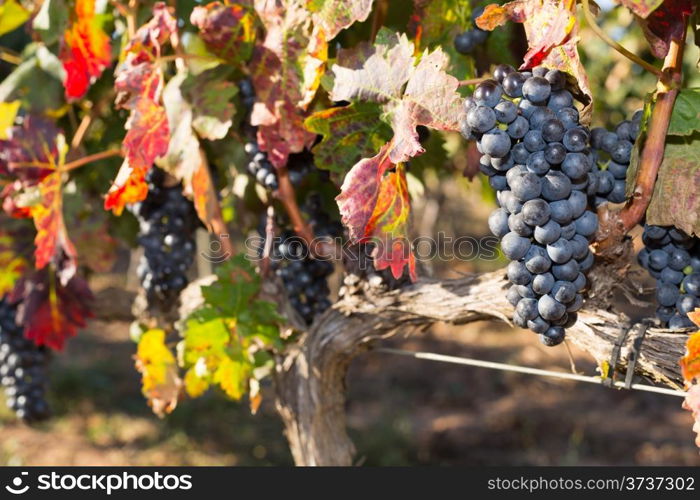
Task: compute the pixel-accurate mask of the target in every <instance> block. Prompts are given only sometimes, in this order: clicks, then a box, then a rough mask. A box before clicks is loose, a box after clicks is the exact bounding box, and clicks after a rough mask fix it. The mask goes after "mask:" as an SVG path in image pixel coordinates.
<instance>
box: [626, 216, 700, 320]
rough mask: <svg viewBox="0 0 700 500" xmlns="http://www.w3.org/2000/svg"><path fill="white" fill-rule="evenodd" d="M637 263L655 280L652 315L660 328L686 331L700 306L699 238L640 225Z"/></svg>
mask: <svg viewBox="0 0 700 500" xmlns="http://www.w3.org/2000/svg"><path fill="white" fill-rule="evenodd" d="M642 241H643V242H644V248H643V249H642V250H641V251H640V252H639V255H638V256H637V259H638V261H639V264H640V265H641V266H642V267H643V268H644V269H646V270H647V271H649V274H651V275H652V276H653V277H654V278H655V279H656V300H657V302H658V308H657V309H656V316H657V318H659V320H660V321H661V324H662V326H665V327H666V326H667V327H668V328H671V329H674V330H675V329H681V328H689V327H692V326H693V322H692V321H690V319H688V313H689V312H691V311H693V310H695V308H696V307H700V239H698V238H694V237H692V236H688V235H687V234H685V233H684V232H683V231H681V230H680V229H677V228H675V227H663V226H650V225H645V226H644V233H643V234H642Z"/></svg>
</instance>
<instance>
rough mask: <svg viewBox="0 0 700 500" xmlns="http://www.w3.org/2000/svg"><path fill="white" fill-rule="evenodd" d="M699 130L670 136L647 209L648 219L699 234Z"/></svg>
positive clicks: (652, 222)
mask: <svg viewBox="0 0 700 500" xmlns="http://www.w3.org/2000/svg"><path fill="white" fill-rule="evenodd" d="M698 155H700V134H698V133H695V134H694V135H691V136H687V137H669V138H668V139H667V141H666V148H665V151H664V158H663V161H662V162H661V166H660V167H659V175H658V178H657V180H656V184H655V185H654V194H653V195H652V197H651V202H650V203H649V208H648V209H647V223H648V224H651V225H659V226H676V227H678V228H679V229H682V230H683V231H685V232H686V233H688V234H691V235H692V234H695V235H700V198H698V196H697V186H699V185H700V164H699V163H698V161H697V158H698V157H699V156H698Z"/></svg>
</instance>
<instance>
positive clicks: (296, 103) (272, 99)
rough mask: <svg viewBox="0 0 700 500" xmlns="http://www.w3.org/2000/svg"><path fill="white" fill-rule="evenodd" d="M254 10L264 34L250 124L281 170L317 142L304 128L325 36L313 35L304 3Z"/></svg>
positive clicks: (261, 1)
mask: <svg viewBox="0 0 700 500" xmlns="http://www.w3.org/2000/svg"><path fill="white" fill-rule="evenodd" d="M255 10H256V12H257V13H258V16H259V17H260V19H261V21H262V23H263V25H264V26H265V29H266V33H265V39H264V40H263V41H262V43H261V44H259V45H257V46H256V47H255V50H254V53H253V59H252V61H251V68H252V80H253V85H254V87H255V93H256V99H257V101H256V103H255V104H254V106H253V112H252V114H251V117H250V123H251V125H253V126H257V127H258V142H259V145H260V148H261V150H263V151H265V152H267V153H268V158H269V160H270V161H271V162H272V164H273V165H275V166H276V167H281V166H283V165H285V164H286V162H287V158H288V157H289V154H290V153H297V152H300V151H302V150H303V149H304V148H306V147H309V146H311V144H312V143H313V140H314V138H315V136H314V134H312V133H311V132H309V131H308V130H306V129H305V128H304V118H305V110H306V108H307V106H308V105H309V103H310V102H311V100H312V99H313V97H314V95H315V94H316V90H317V88H318V86H319V84H320V82H321V76H322V74H323V71H324V67H325V62H326V59H327V58H328V44H327V41H326V39H325V38H324V37H323V33H321V32H318V31H316V32H314V33H312V31H311V30H312V26H311V23H310V22H309V20H308V14H309V13H308V11H307V10H306V9H305V8H304V2H303V1H302V0H277V1H268V0H256V2H255Z"/></svg>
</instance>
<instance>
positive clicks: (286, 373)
mask: <svg viewBox="0 0 700 500" xmlns="http://www.w3.org/2000/svg"><path fill="white" fill-rule="evenodd" d="M618 262H619V261H618ZM613 266H614V265H613V264H610V265H606V264H605V263H602V264H600V265H598V266H597V267H596V268H595V269H594V270H593V271H592V273H591V274H590V275H589V282H590V283H591V285H590V291H589V294H588V297H589V298H588V300H587V303H586V306H585V307H584V309H583V310H581V311H580V312H579V319H578V322H577V323H576V325H575V326H573V327H572V328H570V329H568V330H567V339H568V340H569V341H571V342H573V343H574V344H576V345H577V346H579V347H580V348H582V349H583V350H585V351H587V352H588V353H590V354H591V355H592V356H593V357H594V358H595V359H596V361H597V362H598V364H599V365H601V366H602V365H604V364H605V363H607V362H608V361H609V360H610V358H611V352H612V350H613V347H614V345H615V342H616V341H617V339H618V338H619V337H620V335H621V334H622V333H623V332H625V331H626V330H628V329H629V328H630V327H631V326H632V325H631V323H630V320H629V318H628V317H627V316H626V315H625V314H623V313H622V312H620V311H616V310H615V309H614V308H612V307H611V305H610V304H611V299H613V298H616V297H617V298H619V294H623V295H625V296H627V297H628V298H629V299H630V300H631V301H632V302H633V303H634V302H635V299H634V295H636V292H637V291H638V290H635V285H634V284H633V282H631V281H630V280H629V279H628V278H627V277H626V269H619V268H616V267H613ZM507 285H508V284H507V280H506V278H505V275H504V272H503V271H497V272H492V273H484V274H476V275H472V276H467V277H463V278H460V279H455V280H448V281H429V280H425V281H421V282H419V283H416V284H414V285H412V286H409V287H405V288H402V289H400V290H395V291H386V290H384V291H382V290H377V289H370V288H364V289H363V290H361V291H355V293H354V294H346V295H345V296H344V297H343V298H342V299H341V300H340V301H339V302H338V303H336V304H335V306H334V307H333V308H332V309H330V310H328V311H327V312H326V313H325V314H323V315H322V316H321V317H320V318H318V319H317V321H316V322H315V323H314V325H313V326H312V328H311V329H310V330H309V331H308V332H307V333H305V334H304V336H303V337H302V338H301V339H300V342H299V343H298V344H296V345H295V346H294V347H293V350H292V351H290V352H288V353H286V355H285V356H280V359H279V360H278V361H279V362H278V364H277V371H276V374H275V378H276V380H275V382H276V385H277V393H278V395H277V398H278V399H277V409H278V411H279V413H280V415H281V416H282V419H283V420H284V424H285V428H286V433H287V438H288V440H289V443H290V447H291V450H292V454H293V456H294V460H295V462H296V463H297V465H351V464H352V463H353V458H354V455H355V448H354V446H353V444H352V442H351V441H350V439H349V437H348V435H347V432H346V423H345V376H346V373H347V368H348V365H349V363H350V361H351V360H352V359H353V358H354V357H355V356H357V355H358V354H360V353H362V352H363V351H366V350H367V349H370V348H371V346H372V344H373V343H374V342H376V341H377V340H380V339H385V338H388V337H390V336H392V335H395V334H397V333H399V332H402V333H403V332H406V331H407V330H423V329H426V328H428V327H430V326H431V325H432V324H434V323H436V322H448V323H452V324H464V323H468V322H471V321H476V320H480V319H486V318H492V319H500V320H502V321H506V322H509V318H510V316H511V314H512V312H513V307H512V306H511V305H510V304H509V303H508V301H507V300H506V297H505V295H506V290H507ZM635 332H636V329H635V330H633V331H631V332H630V333H629V334H628V335H627V338H626V339H625V342H624V344H623V345H622V347H621V352H620V356H619V361H618V362H617V366H615V370H617V371H618V372H622V373H624V372H625V371H626V367H627V365H628V356H629V354H630V352H631V348H632V345H633V342H635V340H636V337H637V336H638V335H637V334H635ZM687 336H688V333H687V332H672V331H668V330H661V329H656V328H649V329H648V330H647V332H646V335H645V336H644V339H643V342H642V344H641V349H640V353H639V357H638V360H637V363H636V365H635V372H636V373H637V374H638V375H642V376H644V377H647V378H649V379H651V380H653V381H655V382H658V383H660V384H663V385H667V386H670V387H673V388H681V387H682V377H681V374H680V369H679V366H678V360H679V358H680V357H681V356H682V355H683V354H684V352H685V342H686V340H687Z"/></svg>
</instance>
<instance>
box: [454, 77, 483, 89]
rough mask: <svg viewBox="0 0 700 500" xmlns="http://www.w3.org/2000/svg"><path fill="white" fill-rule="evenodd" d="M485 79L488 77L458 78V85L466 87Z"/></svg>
mask: <svg viewBox="0 0 700 500" xmlns="http://www.w3.org/2000/svg"><path fill="white" fill-rule="evenodd" d="M486 80H488V78H472V79H471V80H460V82H459V86H460V87H466V86H468V85H478V84H480V83H481V82H484V81H486Z"/></svg>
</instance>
